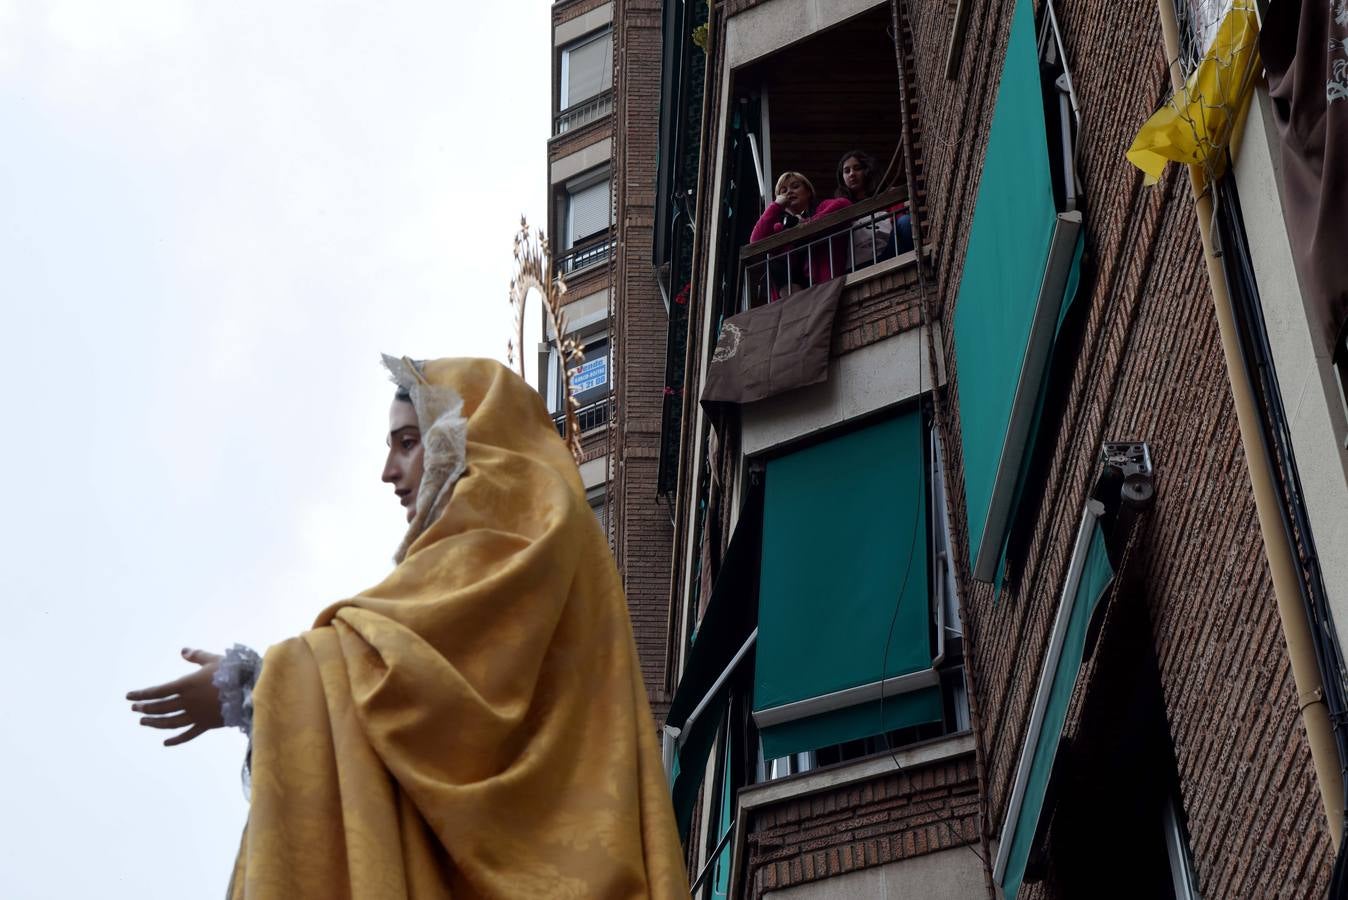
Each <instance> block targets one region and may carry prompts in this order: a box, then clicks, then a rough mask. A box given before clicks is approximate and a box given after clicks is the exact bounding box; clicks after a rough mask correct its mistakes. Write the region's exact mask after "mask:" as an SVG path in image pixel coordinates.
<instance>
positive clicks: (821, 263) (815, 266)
mask: <svg viewBox="0 0 1348 900" xmlns="http://www.w3.org/2000/svg"><path fill="white" fill-rule="evenodd" d="M776 194H777V199H776V200H775V201H774V202H772V203H769V204H768V208H767V209H765V210H763V215H761V216H759V217H758V223H757V224H756V225H754V230H753V231H752V232H750V233H749V243H751V244H752V243H755V242H757V241H761V240H763V239H764V238H767V237H771V236H772V235H774V234H780V233H781V232H782V231H785V230H786V229H788V228H793V227H795V226H796V225H802V224H804V223H806V222H809V221H811V220H813V219H817V218H819V217H820V216H825V215H828V214H829V213H831V212H834V211H835V210H839V209H842V208H843V207H844V206H850V205H851V204H852V201H850V200H848V199H847V198H846V197H834V198H831V199H828V200H824V201H822V202H820V203H816V202H815V192H814V185H813V184H811V183H810V179H808V178H806V177H805V176H804V175H802V174H800V173H799V172H783V173H782V176H781V177H780V178H778V179H777V186H776ZM835 245H836V246H835ZM830 247H832V248H833V252H832V255H833V257H834V258H835V260H836V263H837V264H836V266H835V265H833V264H831V263H830V260H829V256H830V253H829V248H830ZM792 249H793V247H792V246H787V247H783V248H781V249H780V250H778V251H776V252H775V253H774V254H773V256H772V258H771V260H770V264H769V268H770V271H771V274H772V290H771V291H770V292H769V293H770V297H769V301H770V302H771V301H775V300H777V299H778V298H779V297H780V295H781V288H782V287H783V286H784V285H785V284H786V282H788V281H790V282H791V283H793V284H795V285H797V286H809V285H813V284H822V283H824V282H825V281H828V280H829V279H831V278H832V277H833V275H834V269H835V268H836V269H837V271H838V272H839V273H841V272H842V271H843V270H844V269H845V268H846V267H847V244H846V235H843V236H842V238H841V243H840V242H839V239H836V238H835V239H834V240H832V241H830V242H829V243H827V244H817V245H815V246H814V248H813V249H812V250H811V251H810V252H808V253H807V252H805V250H804V249H801V250H800V251H798V252H795V253H790V251H791V250H792ZM788 253H789V254H790V255H789V256H788ZM779 260H780V261H781V263H780V264H779V263H778V261H779ZM788 261H789V262H788Z"/></svg>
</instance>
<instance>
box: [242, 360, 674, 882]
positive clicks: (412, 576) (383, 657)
mask: <svg viewBox="0 0 1348 900" xmlns="http://www.w3.org/2000/svg"><path fill="white" fill-rule="evenodd" d="M423 374H424V375H425V376H426V378H427V380H428V381H430V382H431V383H432V384H437V385H444V384H448V385H450V386H452V387H453V388H455V390H457V391H458V392H459V393H460V394H461V395H462V397H463V400H464V409H463V414H464V416H465V417H466V418H467V419H468V452H467V461H468V468H467V471H466V472H465V473H464V475H463V476H462V478H461V479H460V480H459V482H458V483H457V485H456V486H455V488H454V493H453V496H452V499H451V500H450V503H449V505H448V507H447V508H446V509H445V511H444V513H443V514H442V515H441V516H440V517H439V518H438V519H437V520H436V521H435V522H433V523H432V524H431V525H430V526H429V527H428V528H427V529H426V531H425V532H424V533H423V534H421V535H420V536H419V537H418V538H417V539H416V540H415V542H414V543H413V544H412V545H411V547H410V548H409V551H408V553H407V556H406V558H405V560H404V561H403V562H402V563H401V564H400V565H398V567H397V568H396V569H395V570H394V571H393V572H392V574H390V575H389V576H388V578H387V579H385V581H384V582H383V583H382V584H380V585H378V586H376V587H374V588H372V589H371V590H369V591H366V592H365V593H363V594H361V595H359V596H357V597H353V598H351V599H349V600H344V601H342V602H340V603H337V604H335V605H333V606H332V607H330V608H329V609H327V610H325V611H324V612H323V613H322V614H321V615H320V616H319V618H318V621H317V623H316V626H315V628H314V629H313V630H312V631H309V632H307V633H305V634H303V635H301V636H300V637H297V638H293V639H291V640H289V641H286V642H284V643H282V644H279V645H277V646H276V647H273V648H272V649H271V650H270V651H269V652H268V653H267V657H266V662H265V665H264V667H263V671H262V677H261V680H260V681H259V683H258V685H257V690H256V692H255V693H254V732H253V750H252V809H251V813H250V816H249V821H248V826H247V829H246V831H245V833H244V838H243V844H242V847H241V848H240V851H239V857H238V862H237V864H236V866H235V872H234V879H233V882H232V886H231V890H230V895H231V897H234V898H248V900H272V898H287V900H292V898H324V900H328V898H334V900H336V898H359V900H367V898H368V900H383V898H403V897H417V898H423V897H424V898H449V897H452V898H455V900H466V898H533V897H558V898H586V900H591V898H629V897H632V898H635V897H655V898H676V897H677V898H679V900H686V898H687V897H688V885H687V880H686V875H685V872H684V867H683V857H682V851H681V850H680V847H679V840H678V835H677V832H676V829H675V825H674V815H673V810H672V808H671V804H670V799H669V790H668V785H667V783H666V780H665V776H664V771H663V769H662V767H661V762H660V751H659V746H658V743H657V741H656V730H655V724H654V721H653V720H652V717H651V713H650V709H649V706H648V705H647V701H646V692H645V687H644V685H643V682H642V677H641V669H640V667H639V666H638V664H637V657H636V647H635V643H634V641H633V638H632V629H631V624H630V622H629V619H628V615H627V606H626V602H625V600H624V598H623V593H622V588H621V584H620V582H619V580H618V575H617V571H616V570H615V568H614V564H613V560H612V557H611V555H610V554H609V551H608V545H607V541H606V540H605V537H604V535H603V533H602V531H601V529H600V527H599V524H598V522H597V521H596V518H595V516H594V513H593V512H592V511H591V509H590V507H589V505H588V504H587V502H586V500H585V492H584V489H583V487H582V485H581V481H580V477H579V473H578V472H577V470H576V465H575V462H574V461H573V460H572V459H571V456H570V454H569V453H568V451H567V449H566V447H565V446H564V445H563V443H562V441H561V440H560V439H559V438H558V436H557V433H556V431H555V429H554V427H553V424H552V420H551V418H550V417H549V416H548V414H547V411H546V410H545V408H544V405H543V402H542V400H541V398H540V397H539V396H538V394H537V392H536V391H534V390H532V389H531V388H529V386H528V385H527V384H525V383H524V382H523V381H522V380H521V379H520V378H518V377H517V376H516V375H514V374H513V373H512V372H510V371H509V370H507V369H505V368H504V367H502V366H501V365H500V364H498V363H494V362H490V361H487V360H439V361H435V362H431V363H427V364H426V365H425V367H424V369H423Z"/></svg>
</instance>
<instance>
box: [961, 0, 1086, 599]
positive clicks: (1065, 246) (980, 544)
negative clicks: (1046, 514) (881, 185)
mask: <svg viewBox="0 0 1348 900" xmlns="http://www.w3.org/2000/svg"><path fill="white" fill-rule="evenodd" d="M1080 223H1081V216H1080V214H1079V213H1075V212H1073V213H1065V214H1061V215H1060V214H1059V213H1058V211H1057V208H1056V207H1055V205H1054V199H1053V183H1052V172H1051V170H1050V167H1049V159H1048V139H1047V136H1046V133H1045V127H1044V103H1043V95H1042V88H1041V84H1040V76H1039V61H1038V53H1037V50H1036V44H1035V27H1034V10H1033V5H1032V4H1031V3H1030V2H1028V0H1022V2H1020V3H1018V4H1017V5H1016V9H1015V13H1014V19H1013V21H1012V23H1011V34H1010V38H1009V40H1008V43H1007V50H1006V63H1005V66H1004V68H1003V70H1002V77H1001V81H1000V83H999V85H998V91H997V103H996V106H995V108H994V110H993V115H992V124H991V127H990V130H989V134H988V143H987V155H986V158H985V160H984V163H983V174H982V179H981V181H980V183H979V190H978V200H977V201H976V203H975V205H974V215H973V221H972V222H971V223H970V227H969V244H968V249H967V252H966V255H965V260H964V270H963V274H962V277H961V281H960V290H959V298H958V301H957V303H956V306H955V314H954V344H955V362H956V367H955V371H956V377H957V379H958V385H959V394H958V396H959V414H960V431H961V437H962V442H961V446H962V450H963V459H964V494H965V503H966V505H967V511H968V523H969V524H968V527H969V558H970V560H971V562H972V565H973V569H974V576H975V577H976V578H979V579H980V580H983V581H991V580H992V579H993V575H994V573H995V571H996V568H997V564H998V561H999V560H1000V558H1001V552H1002V547H1003V546H1004V543H1005V536H1006V527H1007V521H1008V519H1009V517H1010V513H1011V508H1012V503H1013V499H1014V495H1015V490H1016V485H1017V483H1018V481H1019V478H1020V474H1021V464H1022V461H1023V459H1024V456H1025V450H1026V445H1027V443H1028V441H1029V439H1030V432H1031V430H1032V424H1033V420H1034V417H1035V409H1036V406H1037V404H1038V401H1039V396H1040V390H1041V387H1042V382H1043V378H1044V375H1045V372H1046V369H1047V364H1048V359H1049V351H1050V349H1051V347H1052V343H1053V336H1054V332H1055V330H1056V327H1057V324H1058V322H1059V321H1060V320H1061V315H1062V312H1063V310H1064V308H1065V301H1064V295H1065V291H1064V288H1065V286H1066V285H1067V283H1068V282H1069V281H1070V280H1071V272H1073V271H1074V270H1075V269H1076V266H1077V263H1076V260H1078V259H1079V253H1078V252H1077V247H1078V235H1079V231H1080Z"/></svg>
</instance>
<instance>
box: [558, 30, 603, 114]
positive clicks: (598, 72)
mask: <svg viewBox="0 0 1348 900" xmlns="http://www.w3.org/2000/svg"><path fill="white" fill-rule="evenodd" d="M612 87H613V32H612V31H604V32H601V33H600V34H596V35H594V36H592V37H588V38H585V39H583V40H581V41H578V42H576V43H574V44H572V45H571V46H569V47H566V48H563V50H562V77H561V85H560V96H559V97H558V102H559V108H560V109H563V110H565V109H568V108H570V107H572V106H576V105H578V104H580V103H584V102H585V101H586V100H589V99H590V98H591V97H596V96H598V95H599V94H602V93H603V92H604V91H607V90H610V89H612Z"/></svg>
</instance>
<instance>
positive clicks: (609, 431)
mask: <svg viewBox="0 0 1348 900" xmlns="http://www.w3.org/2000/svg"><path fill="white" fill-rule="evenodd" d="M660 15H661V11H660V4H659V3H658V2H651V0H647V2H633V0H627V2H623V0H608V2H596V0H560V2H557V3H555V4H553V6H552V37H553V42H552V43H553V91H552V100H553V105H552V108H553V111H554V116H553V129H552V137H551V138H550V139H549V141H548V188H549V190H548V234H549V236H550V240H551V242H552V252H553V259H554V261H555V266H556V270H557V272H558V274H560V275H561V276H562V277H563V278H564V279H565V281H566V284H567V293H566V295H565V298H564V299H565V300H566V313H567V327H568V328H569V329H570V330H571V334H572V336H573V337H575V338H576V339H577V341H578V342H579V343H580V344H581V345H582V347H583V349H584V353H585V360H584V363H583V364H582V365H581V369H580V371H579V372H578V373H576V374H575V375H574V378H573V387H574V389H575V391H576V396H577V399H578V401H579V403H580V407H581V408H580V410H579V420H580V426H581V432H582V447H583V449H584V462H583V463H582V465H581V475H582V478H583V479H584V482H585V486H586V488H587V490H588V491H589V493H590V497H591V502H592V504H593V505H594V507H595V511H596V514H597V515H599V516H600V518H601V520H602V521H603V522H604V523H605V524H606V526H607V528H608V532H609V539H610V542H611V544H612V547H613V552H614V555H615V557H616V558H617V561H618V568H619V571H620V572H621V573H622V578H623V584H624V587H625V589H626V591H627V598H628V603H629V606H630V609H631V615H632V624H633V628H634V630H635V633H636V639H637V649H638V652H639V655H640V659H641V664H642V670H643V672H644V674H645V678H646V684H647V688H648V695H649V697H650V700H651V705H652V707H653V708H654V710H655V712H656V714H657V716H660V715H662V714H663V712H664V709H665V707H666V706H667V705H668V697H669V691H668V688H667V686H666V671H665V664H666V656H667V650H666V646H667V643H668V630H669V629H668V620H669V609H668V603H669V553H670V547H671V541H672V538H671V525H670V510H669V505H668V503H667V502H664V501H662V500H661V499H660V498H659V497H658V496H657V490H656V488H657V484H656V475H657V468H658V466H659V459H658V449H659V437H660V422H661V414H662V409H663V406H664V403H665V398H664V393H663V390H662V388H663V385H664V364H665V332H666V330H667V325H666V322H667V320H668V313H667V311H666V305H667V302H668V300H667V298H665V297H663V296H662V293H661V289H660V285H659V283H658V282H657V281H656V279H655V278H654V276H653V274H652V270H651V264H650V259H651V242H652V223H653V218H654V213H653V211H654V205H655V187H654V185H655V147H656V134H657V131H658V105H659V103H658V101H659V90H660V70H659V54H660ZM545 327H546V326H545ZM540 354H541V356H540V360H539V368H538V371H539V372H540V373H544V374H543V375H542V376H540V380H541V381H542V382H543V384H541V385H540V389H541V390H542V391H543V392H544V396H545V397H546V398H547V400H548V403H549V405H550V408H551V409H553V410H554V411H555V412H558V413H560V409H561V407H560V402H561V390H560V388H561V378H562V377H563V373H562V371H561V366H560V364H559V362H558V359H557V356H556V350H555V348H552V349H551V350H549V349H547V348H546V347H545V348H544V349H541V350H540ZM559 418H560V415H559Z"/></svg>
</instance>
